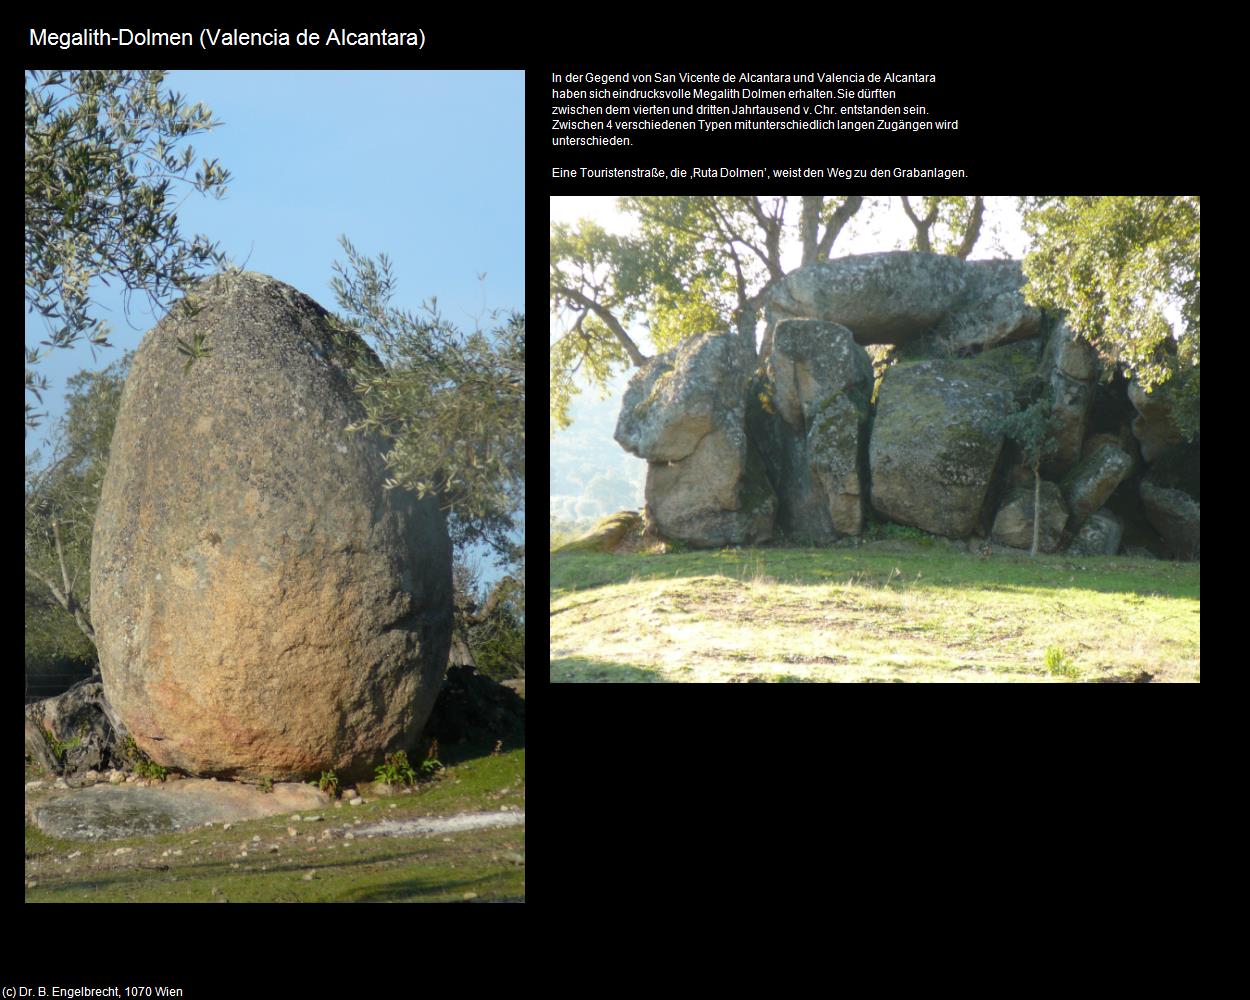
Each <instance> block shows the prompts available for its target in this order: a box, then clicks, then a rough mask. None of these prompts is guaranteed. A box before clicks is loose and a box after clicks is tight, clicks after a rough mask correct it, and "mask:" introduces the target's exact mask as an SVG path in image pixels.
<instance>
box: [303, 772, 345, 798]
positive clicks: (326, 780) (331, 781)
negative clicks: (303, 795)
mask: <svg viewBox="0 0 1250 1000" xmlns="http://www.w3.org/2000/svg"><path fill="white" fill-rule="evenodd" d="M309 784H310V785H316V786H317V787H318V788H320V789H321V790H322V791H323V792H326V793H327V794H328V795H329V796H330V798H332V799H333V798H337V797H338V794H339V778H338V775H337V774H335V773H334V772H333V771H322V772H321V777H320V778H318V779H317V780H316V781H310V782H309Z"/></svg>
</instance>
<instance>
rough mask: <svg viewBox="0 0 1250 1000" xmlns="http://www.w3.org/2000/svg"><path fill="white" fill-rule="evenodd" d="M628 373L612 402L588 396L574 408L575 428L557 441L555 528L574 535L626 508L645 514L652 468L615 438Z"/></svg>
mask: <svg viewBox="0 0 1250 1000" xmlns="http://www.w3.org/2000/svg"><path fill="white" fill-rule="evenodd" d="M628 381H629V378H628V373H627V374H624V375H622V376H620V377H619V378H617V379H616V380H614V381H613V382H612V383H611V385H610V386H609V393H610V395H609V397H608V398H607V399H602V398H600V395H599V393H598V392H597V391H596V390H594V389H588V390H586V391H584V392H583V393H582V394H581V395H580V396H578V397H577V398H575V399H574V400H573V403H572V405H571V406H570V408H569V412H570V415H571V416H572V418H573V423H572V425H571V426H569V427H568V428H567V429H565V430H562V431H558V432H556V434H555V435H554V436H553V437H552V438H551V524H552V527H553V528H557V527H558V528H559V529H560V530H563V531H569V530H573V529H576V528H582V527H588V526H589V525H590V524H591V523H593V522H594V521H596V520H598V519H599V518H600V517H603V516H604V515H605V514H611V513H613V512H614V511H618V510H624V509H635V510H641V509H642V504H643V487H644V484H645V482H646V476H647V463H646V462H644V461H643V460H642V459H640V458H635V457H634V456H633V455H631V454H629V452H627V451H625V449H623V448H622V447H621V446H620V445H619V444H617V443H616V441H614V440H613V439H612V432H613V431H615V430H616V418H617V416H618V414H619V413H620V409H621V396H622V395H623V394H624V392H625V386H626V384H627V383H628Z"/></svg>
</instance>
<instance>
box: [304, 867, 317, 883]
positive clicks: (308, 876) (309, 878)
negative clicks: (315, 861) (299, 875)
mask: <svg viewBox="0 0 1250 1000" xmlns="http://www.w3.org/2000/svg"><path fill="white" fill-rule="evenodd" d="M316 874H317V869H316V868H314V869H313V870H312V871H308V872H304V881H305V882H311V881H312V880H313V876H314V875H316Z"/></svg>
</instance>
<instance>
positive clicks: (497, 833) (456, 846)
mask: <svg viewBox="0 0 1250 1000" xmlns="http://www.w3.org/2000/svg"><path fill="white" fill-rule="evenodd" d="M524 759H525V751H524V750H523V749H517V750H509V749H507V748H506V747H505V748H501V749H500V751H499V752H497V753H492V752H491V751H490V750H483V751H482V753H481V755H480V756H469V757H467V758H466V759H463V760H461V761H460V762H458V763H454V764H452V765H450V766H449V767H448V768H447V769H446V770H445V771H443V772H442V773H441V774H440V775H439V776H438V777H437V778H436V779H435V780H433V781H430V782H426V783H422V784H420V785H419V786H417V787H416V788H412V789H394V788H389V787H387V786H379V785H377V784H361V785H359V786H358V787H357V788H355V789H350V790H345V791H344V794H343V797H340V798H333V799H332V798H331V797H329V796H327V795H324V794H322V793H320V792H317V791H316V790H315V789H312V788H311V787H308V786H305V789H306V791H305V790H301V789H300V787H299V786H295V787H294V788H292V789H283V788H282V787H281V786H276V790H275V791H274V792H272V793H270V792H264V791H262V790H260V789H259V788H257V787H255V786H247V787H241V786H237V785H235V783H232V782H218V783H213V782H196V781H193V780H189V779H183V780H182V781H180V782H175V783H173V784H172V785H170V784H166V785H159V784H157V783H147V784H140V782H138V781H135V782H129V783H126V782H125V781H124V780H123V781H122V782H121V783H120V787H117V786H110V785H109V784H108V783H107V781H106V782H105V783H104V785H103V787H94V786H93V787H88V788H79V789H70V788H69V787H68V785H65V783H64V782H63V781H60V782H59V784H60V785H65V787H58V779H56V778H55V777H52V776H48V775H46V774H43V775H40V774H38V773H36V772H35V771H33V770H32V768H31V766H29V765H28V768H27V788H26V812H27V825H26V858H25V868H26V871H25V876H26V899H27V901H28V902H45V901H46V902H58V901H64V902H79V901H92V902H106V901H109V902H126V901H135V902H139V901H152V902H155V901H166V902H174V901H185V902H193V901H198V902H214V901H216V902H249V901H252V902H261V901H291V902H296V901H320V902H330V901H340V902H345V901H352V902H364V901H374V902H377V901H394V902H400V901H443V902H447V901H483V902H489V901H519V900H523V899H524V897H525V871H524V868H525V848H524V829H525V826H524V824H525V776H524ZM213 784H216V785H218V786H219V787H218V788H216V789H208V788H207V786H209V785H213ZM179 786H181V787H179ZM197 786H198V787H197ZM350 792H355V793H356V794H354V795H349V793H350ZM295 797H299V799H300V801H303V800H304V799H307V800H308V802H307V805H306V806H305V807H303V808H300V809H299V810H298V811H292V810H290V809H289V808H288V806H289V802H290V801H294V800H295ZM313 798H316V799H317V802H315V803H314V802H313V801H312V799H313ZM91 800H94V802H93V803H92V805H93V808H90V809H79V808H77V805H76V803H81V802H90V801H91ZM259 800H267V802H268V803H270V805H268V806H266V805H265V803H264V802H261V801H259ZM106 801H107V802H109V803H110V804H111V805H116V808H115V809H112V810H110V809H108V808H105V807H104V806H103V805H101V803H104V802H106ZM170 803H177V804H178V807H177V808H175V807H173V806H171V805H170ZM71 804H74V805H73V806H71ZM279 806H280V807H282V808H281V809H278V810H277V811H272V812H270V813H269V814H267V815H256V814H255V813H256V810H257V809H265V808H268V809H271V810H272V809H277V807H279ZM197 810H208V811H209V813H210V814H211V815H215V816H217V817H218V818H216V819H212V818H210V819H206V820H203V821H199V820H197V819H195V816H197V815H202V814H203V813H202V812H200V813H197V812H196V811H197ZM232 810H233V812H232ZM145 811H146V814H147V815H148V816H150V817H151V816H156V817H161V818H160V819H159V820H157V821H156V822H157V824H158V826H162V827H163V828H162V829H158V830H157V832H151V833H141V834H136V833H134V832H133V830H132V829H128V828H125V827H124V824H123V826H121V827H119V826H116V825H114V826H109V823H108V822H107V821H108V819H109V818H110V817H112V818H114V819H116V818H118V817H120V818H122V819H124V820H126V821H128V822H130V823H132V825H133V823H134V822H136V817H137V816H140V815H143V814H144V813H145ZM240 814H241V815H243V816H244V817H245V818H241V819H226V818H225V817H226V816H228V815H240ZM49 815H51V816H52V817H57V816H58V815H59V816H60V817H61V819H62V820H64V819H65V817H66V816H70V817H76V818H75V819H73V820H72V821H71V822H69V823H68V825H66V824H65V823H64V822H63V823H62V825H60V826H57V825H56V824H55V823H54V822H52V821H50V820H48V819H47V817H48V816H49ZM84 817H86V818H85V819H84ZM32 819H40V820H41V821H42V822H41V823H35V822H32ZM175 822H176V823H178V824H179V826H178V828H173V824H174V823H175ZM78 823H85V826H84V827H83V828H77V827H76V824H78ZM41 826H42V827H44V828H41ZM50 830H51V831H54V832H49V831H50ZM90 831H95V834H94V835H87V834H88V833H89V832H90ZM119 833H120V834H122V836H120V837H118V836H116V835H117V834H119Z"/></svg>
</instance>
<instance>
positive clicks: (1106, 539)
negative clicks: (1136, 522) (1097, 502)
mask: <svg viewBox="0 0 1250 1000" xmlns="http://www.w3.org/2000/svg"><path fill="white" fill-rule="evenodd" d="M1123 537H1124V522H1123V521H1122V520H1121V519H1120V517H1119V515H1117V514H1116V513H1115V512H1114V511H1112V510H1110V509H1109V508H1107V507H1103V508H1101V509H1099V510H1097V511H1095V512H1094V513H1093V514H1091V515H1090V516H1089V518H1088V519H1087V520H1086V521H1085V523H1084V524H1083V525H1082V526H1081V530H1080V531H1078V532H1077V535H1076V538H1074V539H1073V540H1072V544H1071V545H1069V546H1068V551H1069V552H1070V553H1071V554H1072V555H1076V556H1113V555H1115V554H1116V553H1117V552H1119V551H1120V539H1121V538H1123Z"/></svg>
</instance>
